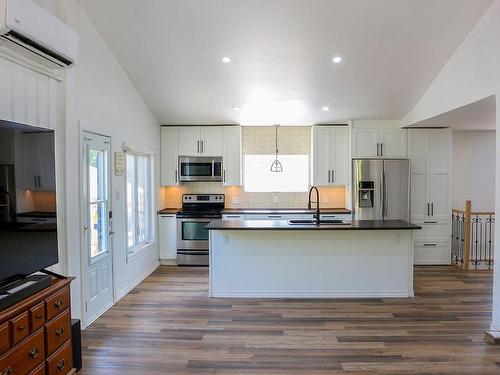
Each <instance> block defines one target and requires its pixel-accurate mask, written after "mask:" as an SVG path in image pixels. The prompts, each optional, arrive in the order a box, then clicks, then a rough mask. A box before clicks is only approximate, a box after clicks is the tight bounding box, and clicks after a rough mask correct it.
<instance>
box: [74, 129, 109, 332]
mask: <svg viewBox="0 0 500 375" xmlns="http://www.w3.org/2000/svg"><path fill="white" fill-rule="evenodd" d="M85 135H95V136H99V137H106V138H109V155H108V179H107V180H108V181H107V184H108V212H110V211H112V210H113V199H112V186H111V182H112V142H113V138H112V137H111V136H110V135H107V134H103V133H100V132H97V131H94V130H90V129H87V128H80V134H79V146H78V147H79V150H80V151H79V154H80V158H79V159H80V162H79V165H80V197H79V198H80V199H79V201H80V202H79V203H80V228H79V231H80V249H81V251H80V274H81V280H82V282H81V290H82V294H81V296H82V301H81V302H82V323H83V324H82V326H83V327H85V328H86V327H88V326H89V325H91V324H92V323H93V322H94V321H95V320H96V319H97V318H98V317H94V318H93V319H92V320H91V321H89V320H88V311H87V302H88V301H87V292H88V281H89V279H88V274H87V270H88V265H89V257H88V248H87V244H86V233H85V229H84V228H85V226H86V221H85V220H86V218H85V210H86V209H87V203H88V202H87V196H86V193H85V189H86V187H85V186H84V184H86V183H87V179H86V178H85V176H86V173H87V172H86V168H87V159H86V151H87V150H86V144H85V143H86V141H85ZM111 225H112V222H111ZM108 230H109V233H108V237H109V239H108V246H109V252H108V253H109V256H110V257H111V262H110V265H111V275H112V277H111V280H109V282H110V288H111V296H112V302H111V304H110V305H109V306H107V307H106V310H108V309H109V308H110V307H111V306H113V305H114V304H115V302H116V296H115V290H116V288H115V269H114V263H115V262H114V241H113V236H112V228H111V227H109V228H108ZM97 261H98V260H96V261H94V262H93V263H95V262H97Z"/></svg>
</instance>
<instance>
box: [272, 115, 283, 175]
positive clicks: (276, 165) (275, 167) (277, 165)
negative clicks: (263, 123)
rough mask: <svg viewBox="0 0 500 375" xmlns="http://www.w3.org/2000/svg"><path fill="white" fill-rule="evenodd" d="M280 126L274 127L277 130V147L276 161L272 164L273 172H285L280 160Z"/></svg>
mask: <svg viewBox="0 0 500 375" xmlns="http://www.w3.org/2000/svg"><path fill="white" fill-rule="evenodd" d="M278 126H279V125H274V128H275V130H276V133H275V145H276V159H274V161H273V163H272V164H271V172H283V166H282V165H281V163H280V161H279V160H278V154H279V152H278Z"/></svg>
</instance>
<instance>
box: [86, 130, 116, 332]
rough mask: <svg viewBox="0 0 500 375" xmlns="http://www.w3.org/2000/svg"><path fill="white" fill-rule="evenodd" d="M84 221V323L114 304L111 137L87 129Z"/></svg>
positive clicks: (91, 320) (90, 321)
mask: <svg viewBox="0 0 500 375" xmlns="http://www.w3.org/2000/svg"><path fill="white" fill-rule="evenodd" d="M82 143H83V158H82V181H83V187H82V192H83V194H82V197H83V202H82V207H83V209H82V213H83V215H82V216H83V217H82V219H83V220H82V223H83V249H84V252H83V259H82V264H83V275H84V279H85V280H84V287H85V294H84V295H85V324H86V325H89V324H90V323H92V322H93V321H94V320H95V319H97V318H98V317H99V316H100V315H101V314H102V313H103V312H104V311H106V310H107V309H108V308H109V307H110V306H111V305H112V304H113V258H112V249H111V240H110V234H111V217H110V216H111V202H110V199H109V198H110V197H109V191H110V150H111V138H109V137H104V136H101V135H96V134H92V133H87V132H84V133H83V136H82Z"/></svg>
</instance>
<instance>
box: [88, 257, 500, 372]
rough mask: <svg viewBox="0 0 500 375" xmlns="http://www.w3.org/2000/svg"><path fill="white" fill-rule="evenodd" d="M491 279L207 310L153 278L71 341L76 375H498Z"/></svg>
mask: <svg viewBox="0 0 500 375" xmlns="http://www.w3.org/2000/svg"><path fill="white" fill-rule="evenodd" d="M491 296H492V273H491V272H483V271H481V272H468V273H467V272H464V271H462V270H459V269H456V268H453V267H415V298H413V299H380V298H377V299H361V300H350V299H338V300H324V299H315V300H307V299H210V298H208V270H207V269H206V268H182V267H171V266H162V267H160V268H159V269H158V270H157V271H155V272H154V273H153V274H152V275H151V276H149V277H148V278H147V279H146V280H145V281H144V282H142V283H141V284H140V285H139V286H138V287H137V288H135V289H134V290H133V291H132V292H131V293H130V294H128V295H127V296H125V297H124V298H123V299H122V300H121V301H120V302H119V303H118V304H116V305H115V306H114V307H113V308H111V309H110V310H109V311H108V312H106V313H105V314H104V315H103V316H102V317H101V318H99V319H98V320H97V321H96V322H95V323H94V324H93V325H92V326H90V327H89V328H88V329H87V330H86V331H84V332H83V334H82V341H83V343H82V344H83V356H84V358H83V360H84V361H83V364H84V368H83V369H82V371H81V372H80V373H81V374H83V375H88V374H92V375H100V374H106V375H115V374H120V375H129V374H134V375H136V374H148V375H149V374H150V375H157V374H158V375H159V374H162V375H163V374H243V375H249V374H260V375H262V374H290V375H292V374H304V375H305V374H308V375H309V374H311V375H316V374H317V375H320V374H321V375H323V374H329V375H335V374H344V375H347V374H352V375H354V374H356V375H380V374H408V375H410V374H412V375H416V374H450V375H451V374H453V375H457V374H458V375H462V374H463V375H465V374H467V375H471V374H472V375H473V374H485V375H489V374H497V375H498V374H500V345H493V344H492V343H491V342H490V341H489V340H488V339H487V338H486V337H485V335H484V332H485V331H486V330H487V329H488V328H489V323H490V319H491Z"/></svg>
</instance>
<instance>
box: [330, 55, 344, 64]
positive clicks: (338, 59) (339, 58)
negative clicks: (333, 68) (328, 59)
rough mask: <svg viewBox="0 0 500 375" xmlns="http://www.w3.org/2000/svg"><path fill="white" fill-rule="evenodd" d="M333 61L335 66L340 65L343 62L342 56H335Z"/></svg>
mask: <svg viewBox="0 0 500 375" xmlns="http://www.w3.org/2000/svg"><path fill="white" fill-rule="evenodd" d="M332 61H333V62H334V63H335V64H338V63H340V62H341V61H342V57H340V56H335V57H334V58H333V59H332Z"/></svg>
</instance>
